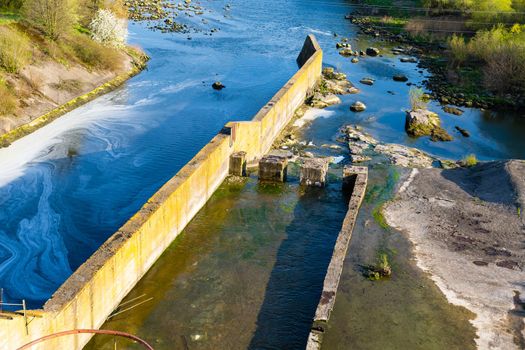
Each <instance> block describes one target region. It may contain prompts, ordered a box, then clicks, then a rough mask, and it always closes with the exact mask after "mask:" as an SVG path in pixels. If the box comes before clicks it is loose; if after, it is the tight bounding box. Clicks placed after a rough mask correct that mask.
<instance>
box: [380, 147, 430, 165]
mask: <svg viewBox="0 0 525 350" xmlns="http://www.w3.org/2000/svg"><path fill="white" fill-rule="evenodd" d="M374 151H376V152H377V153H381V154H384V155H385V156H387V157H388V159H389V160H390V162H391V163H392V164H394V165H399V166H402V167H405V168H431V167H432V163H433V161H434V160H433V159H432V157H430V156H429V155H428V154H426V153H425V152H422V151H420V150H418V149H417V148H412V147H407V146H403V145H398V144H393V143H389V144H384V145H382V144H380V145H377V146H375V148H374Z"/></svg>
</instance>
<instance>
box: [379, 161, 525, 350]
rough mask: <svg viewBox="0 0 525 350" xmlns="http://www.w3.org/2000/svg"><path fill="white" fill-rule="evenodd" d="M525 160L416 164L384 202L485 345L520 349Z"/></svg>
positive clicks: (524, 282)
mask: <svg viewBox="0 0 525 350" xmlns="http://www.w3.org/2000/svg"><path fill="white" fill-rule="evenodd" d="M524 174H525V162H524V161H516V160H513V161H508V162H490V163H485V164H481V165H477V166H475V167H473V168H469V169H455V170H440V169H421V170H413V172H412V173H411V175H410V177H409V178H408V179H407V180H406V182H405V183H404V184H403V185H402V186H401V188H400V190H399V193H398V194H397V196H396V199H395V200H394V201H392V202H391V203H389V204H388V205H386V206H385V209H384V214H385V218H386V220H387V222H388V224H389V225H391V226H393V227H395V228H397V229H400V230H402V231H404V232H405V233H406V234H407V235H408V237H409V238H410V239H411V240H412V242H413V243H414V245H415V255H416V258H417V260H418V265H419V266H420V267H421V268H422V269H423V270H425V271H428V272H429V273H430V274H431V275H432V279H433V280H434V281H435V282H436V284H437V285H438V287H439V288H440V289H441V290H442V292H443V293H444V294H445V295H446V296H447V298H448V299H449V301H450V302H452V303H454V304H458V305H462V306H465V307H466V308H468V309H470V310H471V311H473V312H474V313H476V315H477V317H476V318H475V320H474V321H473V324H474V326H475V327H476V329H477V335H478V339H477V340H476V342H477V345H478V348H480V349H523V348H525V336H524V335H525V334H524V323H523V316H524V311H523V297H524V295H525V294H524V293H525V272H524V271H523V268H524V267H525V251H524V249H523V244H524V235H525V220H524V219H523V214H522V209H519V208H523V207H524V204H525V202H524V199H525V176H524Z"/></svg>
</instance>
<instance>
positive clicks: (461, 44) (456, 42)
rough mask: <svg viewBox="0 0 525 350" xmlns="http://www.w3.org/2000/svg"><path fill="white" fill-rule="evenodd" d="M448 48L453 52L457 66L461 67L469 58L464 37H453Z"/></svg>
mask: <svg viewBox="0 0 525 350" xmlns="http://www.w3.org/2000/svg"><path fill="white" fill-rule="evenodd" d="M448 46H449V47H450V50H451V52H452V57H453V62H454V64H455V65H456V66H459V65H461V64H462V63H463V62H465V61H466V60H467V58H468V55H469V51H468V46H467V44H466V43H465V39H464V38H463V37H462V36H457V35H456V34H454V35H452V37H451V38H450V40H449V41H448Z"/></svg>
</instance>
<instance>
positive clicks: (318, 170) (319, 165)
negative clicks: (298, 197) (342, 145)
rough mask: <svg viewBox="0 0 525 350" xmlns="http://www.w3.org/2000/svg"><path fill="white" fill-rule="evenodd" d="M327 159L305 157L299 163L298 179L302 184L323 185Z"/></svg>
mask: <svg viewBox="0 0 525 350" xmlns="http://www.w3.org/2000/svg"><path fill="white" fill-rule="evenodd" d="M327 171H328V161H327V160H326V159H323V158H305V159H303V160H302V164H301V174H300V181H301V185H304V186H317V187H324V185H325V184H326V173H327Z"/></svg>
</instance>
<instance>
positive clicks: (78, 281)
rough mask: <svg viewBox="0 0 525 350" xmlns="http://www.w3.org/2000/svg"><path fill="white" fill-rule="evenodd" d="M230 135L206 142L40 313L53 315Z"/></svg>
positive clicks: (79, 269)
mask: <svg viewBox="0 0 525 350" xmlns="http://www.w3.org/2000/svg"><path fill="white" fill-rule="evenodd" d="M229 139H230V136H228V135H222V134H218V135H216V136H215V137H214V138H213V139H212V140H211V141H210V142H209V143H207V144H206V145H205V146H204V147H203V148H202V149H201V150H200V151H199V152H198V153H197V154H196V155H195V156H194V157H193V158H192V159H191V160H190V161H189V162H188V163H187V164H186V165H185V166H184V167H183V168H182V169H181V170H179V171H178V172H177V174H176V175H175V176H173V177H172V178H171V179H170V180H168V182H166V183H165V184H164V185H163V186H162V187H161V188H160V189H159V190H158V191H157V192H156V193H155V194H153V196H152V197H151V198H150V199H148V201H147V202H146V203H145V204H144V205H143V206H142V207H141V208H140V209H139V210H138V211H137V212H136V213H135V214H134V215H133V216H132V217H131V218H130V219H129V220H128V221H127V222H126V223H125V224H124V225H123V226H122V227H121V228H120V229H119V230H118V231H117V232H115V233H114V234H113V235H111V236H110V237H109V238H108V239H107V240H106V241H105V242H104V243H103V244H102V245H101V246H100V247H99V248H98V249H97V250H96V251H95V252H94V253H93V254H92V255H91V256H90V257H89V258H88V260H86V261H85V262H84V263H83V264H82V265H80V267H79V268H78V269H77V270H76V271H75V272H74V273H73V274H72V275H71V276H70V277H69V278H68V279H67V280H66V281H65V282H64V283H63V284H62V285H61V286H60V287H59V289H58V290H57V291H56V292H55V293H53V295H52V296H51V298H50V299H49V300H48V301H47V302H46V303H45V304H44V311H46V312H56V311H58V310H60V309H61V308H62V307H64V306H65V305H66V304H67V303H68V302H70V301H71V300H72V299H73V297H74V296H75V295H76V294H78V293H79V292H80V290H82V288H83V287H84V285H85V284H86V281H89V280H90V279H91V278H92V277H93V276H94V275H95V273H96V272H97V271H98V270H99V269H100V267H102V266H103V265H104V263H105V262H106V261H107V260H108V259H109V258H110V257H111V256H113V255H114V254H115V252H117V251H118V249H119V248H120V247H121V246H122V245H123V244H124V243H125V242H126V241H127V239H128V238H129V237H131V235H132V234H133V233H134V232H136V231H137V230H138V229H139V228H140V227H141V226H142V225H144V223H146V222H147V221H148V219H149V217H150V216H151V215H152V214H153V213H154V212H155V211H156V210H157V209H158V208H159V207H160V206H161V205H162V203H163V202H164V201H165V200H166V198H167V197H168V196H169V195H171V194H172V193H173V192H174V191H175V190H176V189H177V188H178V187H179V186H180V185H181V184H183V183H184V182H185V181H186V180H187V179H188V178H189V177H190V176H191V175H192V174H193V173H194V172H195V171H196V170H197V169H198V167H199V164H200V163H201V162H202V160H204V159H206V157H207V156H208V155H209V154H210V153H212V152H213V151H214V150H215V149H217V148H218V147H220V146H221V144H222V142H229Z"/></svg>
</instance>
